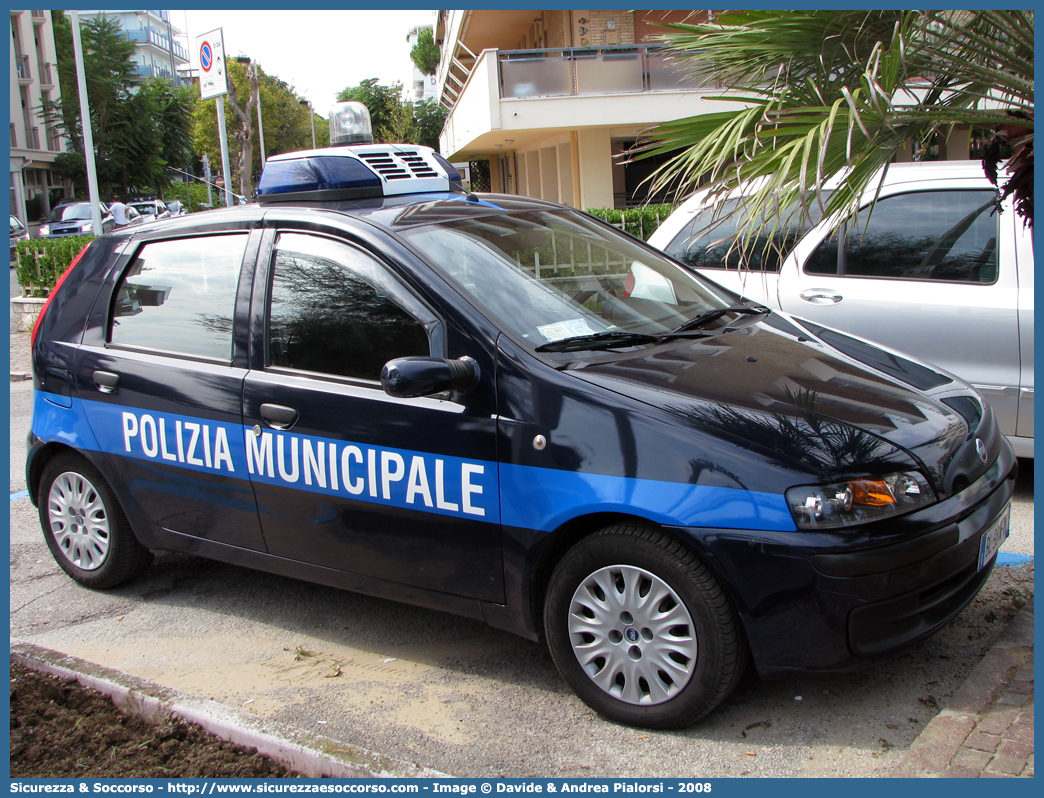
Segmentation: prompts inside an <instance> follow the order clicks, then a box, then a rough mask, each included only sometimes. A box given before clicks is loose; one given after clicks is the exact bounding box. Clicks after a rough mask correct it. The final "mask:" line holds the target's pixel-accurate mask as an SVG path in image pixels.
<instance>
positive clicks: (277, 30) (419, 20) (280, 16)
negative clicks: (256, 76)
mask: <svg viewBox="0 0 1044 798" xmlns="http://www.w3.org/2000/svg"><path fill="white" fill-rule="evenodd" d="M170 21H171V23H172V24H173V25H174V26H176V27H177V28H178V29H180V30H181V31H182V32H187V33H188V39H187V42H188V43H187V49H188V51H189V53H190V55H191V58H192V62H193V66H197V63H196V62H197V61H198V55H197V54H196V53H195V42H196V37H197V36H200V35H202V34H204V33H209V32H210V31H212V30H214V29H215V28H222V29H223V32H224V40H225V55H226V56H227V57H228V58H234V57H235V56H237V55H248V56H250V58H252V59H253V60H255V61H257V62H258V63H259V64H260V65H261V69H263V70H264V71H265V74H267V75H273V76H275V77H278V78H280V79H281V80H283V81H285V82H286V83H288V84H289V85H291V86H293V87H294V89H295V90H296V91H297V94H298V95H299V96H301V97H304V98H306V99H307V100H309V101H310V102H311V103H312V105H313V107H314V108H315V110H316V113H318V114H320V115H321V116H326V115H327V113H328V111H329V109H330V107H331V106H332V105H333V104H334V102H336V100H337V94H338V92H340V91H341V90H342V89H345V88H347V87H349V86H355V85H357V84H358V83H360V82H361V81H363V80H365V79H367V78H377V79H378V82H379V83H380V84H382V85H391V84H392V83H395V82H399V83H401V84H402V85H403V86H404V87H406V88H407V89H408V88H410V84H411V82H412V80H413V62H412V61H410V47H409V45H408V44H407V43H406V35H407V34H408V33H409V32H410V29H411V28H414V27H416V26H418V25H431V24H433V23H434V21H435V16H434V11H428V10H423V9H411V10H392V11H362V10H359V11H333V10H327V11H298V10H294V11H269V10H260V11H247V10H230V11H220V10H214V11H211V10H199V9H197V10H190V11H171V12H170ZM180 41H181V42H182V44H185V42H186V39H185V38H184V37H180Z"/></svg>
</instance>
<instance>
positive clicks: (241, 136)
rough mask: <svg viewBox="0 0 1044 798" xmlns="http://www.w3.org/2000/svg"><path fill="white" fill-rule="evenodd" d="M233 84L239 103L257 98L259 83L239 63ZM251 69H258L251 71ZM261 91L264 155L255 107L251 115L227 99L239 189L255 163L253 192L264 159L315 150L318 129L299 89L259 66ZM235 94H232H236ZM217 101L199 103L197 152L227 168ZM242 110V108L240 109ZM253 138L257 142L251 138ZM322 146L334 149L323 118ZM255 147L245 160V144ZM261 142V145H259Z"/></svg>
mask: <svg viewBox="0 0 1044 798" xmlns="http://www.w3.org/2000/svg"><path fill="white" fill-rule="evenodd" d="M226 65H227V70H228V76H229V83H230V84H234V85H235V102H236V104H237V105H239V104H240V98H242V97H245V96H247V95H248V94H249V95H250V96H251V97H253V85H252V83H251V80H250V78H248V77H247V70H246V69H245V67H244V66H243V64H240V63H239V62H238V61H235V60H233V59H228V60H226ZM250 71H251V72H252V71H253V67H251V69H250ZM257 80H258V89H259V92H260V98H261V118H262V122H263V124H264V126H265V150H266V152H264V153H261V151H260V146H258V147H254V146H253V140H252V137H253V136H255V135H256V131H257V108H256V106H251V109H252V110H251V111H250V112H249V113H246V114H245V116H244V115H241V114H240V113H239V112H237V111H236V110H235V108H234V107H233V105H232V102H231V98H230V97H226V98H225V100H224V102H225V127H226V133H227V135H228V149H229V153H228V155H229V159H230V161H231V164H235V167H234V169H232V171H233V172H234V177H233V181H234V184H235V185H238V186H241V187H243V186H244V185H246V184H245V183H244V181H243V171H244V169H245V168H246V164H247V163H249V164H250V170H249V175H250V180H249V187H250V190H251V192H252V191H253V185H254V177H256V176H259V175H260V174H261V171H262V169H263V168H264V158H265V157H267V156H269V155H276V154H278V153H283V152H293V151H295V150H304V149H310V148H311V146H312V128H311V123H310V121H309V119H308V113H309V111H308V109H307V108H305V107H303V106H301V105H300V103H299V98H298V96H297V94H296V93H295V91H294V88H293V86H290V85H288V84H287V83H285V82H284V81H282V80H280V79H279V78H277V77H275V76H272V75H267V74H265V72H264V70H263V69H261V68H260V67H258V70H257ZM230 94H231V92H230ZM216 102H217V100H216V99H214V100H206V101H201V102H199V103H198V104H197V106H196V109H195V112H194V114H193V120H192V141H193V144H194V146H195V149H196V151H197V152H199V153H200V154H201V155H202V154H203V153H206V154H207V156H208V157H209V159H210V163H211V164H213V165H214V169H215V171H217V172H220V169H221V145H220V142H219V141H218V131H217V113H216V112H215V107H214V106H215V103H216ZM240 110H242V107H241V108H240ZM246 136H250V137H251V138H246ZM315 138H316V146H319V147H325V146H328V144H329V141H330V133H329V129H328V127H327V125H326V120H325V119H322V118H321V117H320V118H317V120H316V124H315ZM245 143H249V144H250V146H249V150H250V157H249V158H248V159H244V157H243V155H244V144H245ZM259 144H260V142H259Z"/></svg>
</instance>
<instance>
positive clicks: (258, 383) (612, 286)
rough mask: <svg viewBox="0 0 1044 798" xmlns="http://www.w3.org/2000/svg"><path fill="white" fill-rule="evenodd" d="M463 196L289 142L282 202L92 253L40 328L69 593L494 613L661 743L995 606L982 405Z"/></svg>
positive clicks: (528, 215)
mask: <svg viewBox="0 0 1044 798" xmlns="http://www.w3.org/2000/svg"><path fill="white" fill-rule="evenodd" d="M458 181H459V175H458V173H457V172H456V170H455V169H453V167H451V166H450V165H449V164H448V163H447V162H446V161H445V160H444V159H442V158H441V157H440V156H438V155H437V154H436V153H434V152H433V151H432V150H430V149H428V148H426V147H420V146H416V145H401V144H399V145H395V144H391V145H389V144H373V145H366V146H345V147H335V148H331V149H329V150H324V151H308V152H305V153H289V154H284V155H279V156H274V157H271V158H269V159H268V160H267V163H266V166H265V170H264V172H263V174H262V177H261V181H260V186H259V189H258V191H259V203H252V204H249V205H246V206H238V207H234V208H227V209H219V210H215V211H211V212H209V213H205V214H193V215H190V216H187V217H183V218H179V219H173V220H170V221H169V222H167V223H165V224H162V225H143V226H140V227H137V228H128V229H126V230H121V231H118V232H116V233H114V234H111V235H109V236H104V237H101V238H98V239H95V240H94V242H93V243H92V244H91V245H90V246H89V247H88V248H86V249H85V251H84V252H82V253H81V254H80V256H79V257H78V258H77V259H76V261H75V263H74V264H73V265H72V266H71V268H70V269H69V270H68V272H67V273H66V277H65V278H64V281H63V282H62V283H61V285H60V286H59V287H58V288H57V289H56V290H55V291H54V292H53V293H52V295H51V301H50V304H49V305H47V306H46V307H45V308H44V310H43V311H42V312H41V316H40V319H39V321H38V323H37V327H36V329H35V331H34V335H33V340H32V352H33V359H34V369H33V373H34V375H36V376H35V380H36V381H35V382H34V386H33V387H34V390H35V400H34V413H33V421H32V430H31V433H30V439H29V447H28V455H27V464H26V476H27V485H28V489H29V492H30V495H31V496H32V497H33V501H34V502H35V503H36V506H37V507H38V509H39V515H40V522H41V525H42V528H43V532H44V537H45V540H46V542H47V545H48V546H49V548H50V550H51V552H52V554H53V556H54V557H55V559H56V561H57V562H58V564H59V565H60V566H61V567H62V568H63V569H64V570H65V571H66V573H68V574H69V575H70V576H71V577H72V578H73V579H75V580H77V581H79V582H80V583H82V584H84V585H87V586H89V587H92V588H111V587H115V586H116V585H119V584H121V583H124V582H126V581H128V580H130V579H133V578H134V577H135V576H137V575H138V574H140V573H141V572H142V571H143V570H144V569H145V568H146V567H147V566H148V564H149V562H150V560H151V557H152V555H151V550H152V549H165V550H176V551H186V552H192V553H193V554H195V555H198V556H203V557H210V558H213V559H217V560H222V561H226V562H232V563H237V564H240V565H245V566H248V567H252V568H258V569H261V570H265V571H269V572H272V573H278V574H283V575H288V576H293V577H295V578H299V579H308V580H312V581H315V582H319V583H322V584H325V585H329V586H335V587H340V588H345V589H349V590H355V591H359V592H364V593H370V594H373V595H377V596H382V597H385V598H389V599H394V600H398V601H405V602H409V603H413V604H418V605H422V606H426V607H432V608H437V609H441V610H445V611H448V612H454V613H459V614H461V615H465V616H468V617H471V618H476V619H482V620H485V621H487V622H489V623H491V624H493V625H494V626H496V627H499V628H503V629H507V630H510V631H512V632H516V633H518V634H520V635H523V636H525V637H527V638H530V639H538V638H543V639H545V640H546V641H547V643H548V646H549V648H550V651H551V654H552V657H553V659H554V661H555V663H556V664H557V666H558V668H559V669H560V670H561V672H562V674H563V675H564V677H565V679H566V680H567V681H568V683H569V684H570V685H572V687H573V688H574V689H575V690H576V692H577V694H578V695H579V696H580V697H581V698H582V699H583V700H584V701H585V702H587V703H588V704H589V705H590V706H591V707H593V708H594V709H595V710H597V711H598V712H600V713H602V714H603V715H605V716H606V717H608V718H611V719H614V720H616V721H619V722H623V723H630V724H635V725H640V726H649V727H655V728H673V727H678V726H684V725H687V724H689V723H692V722H694V721H695V720H697V719H698V718H700V717H702V716H703V715H705V714H706V713H708V712H710V711H711V710H712V709H713V708H714V707H715V706H716V705H717V704H718V703H719V702H720V701H722V700H723V699H724V698H725V697H726V696H727V695H728V694H729V693H730V691H731V690H732V689H733V688H734V687H735V685H736V684H737V683H738V682H739V680H740V677H741V676H742V675H743V673H744V670H745V668H746V665H747V663H748V662H749V661H753V662H754V664H755V666H756V667H757V669H758V671H759V673H761V674H762V675H772V674H790V673H795V672H801V671H809V670H811V671H823V672H833V671H837V670H839V669H844V668H848V667H853V666H856V665H859V664H863V663H867V662H872V661H873V660H874V659H875V658H877V657H880V656H882V655H885V654H888V653H890V652H894V651H896V650H899V649H901V648H903V647H905V646H907V645H910V644H912V643H913V642H915V641H918V640H921V639H923V638H924V637H926V636H928V635H930V634H932V633H933V632H935V631H936V630H938V629H939V628H941V627H942V626H943V625H944V624H946V623H947V622H948V621H949V620H950V619H952V618H953V617H954V616H955V615H956V614H957V613H958V612H960V610H961V609H962V608H963V607H964V606H965V605H967V604H968V602H970V601H971V600H972V599H973V598H974V596H975V595H976V594H977V592H978V590H979V589H980V587H981V586H982V584H983V583H984V581H985V580H986V578H987V577H988V575H989V573H990V570H991V568H992V567H993V564H994V562H995V559H996V553H997V550H998V548H999V547H1000V545H1001V543H1002V542H1003V540H1004V539H1005V537H1006V536H1007V534H1008V526H1009V517H1010V515H1009V514H1010V498H1011V495H1012V491H1013V490H1014V482H1015V476H1016V471H1017V462H1016V459H1015V456H1014V454H1013V452H1012V449H1011V446H1010V445H1009V444H1008V442H1007V441H1006V440H1005V438H1004V437H1003V436H1002V435H1001V434H1000V432H999V430H998V428H997V425H996V422H995V420H994V416H993V413H992V412H991V410H990V408H989V407H988V406H985V405H983V404H982V402H981V399H980V397H979V396H978V394H976V392H975V391H973V390H972V389H971V388H970V387H969V386H968V385H966V384H965V383H963V382H962V381H960V380H959V379H957V378H954V377H951V376H950V375H947V374H944V373H942V372H939V371H936V370H935V369H933V368H930V367H928V366H925V365H922V364H919V363H915V362H912V361H910V360H907V359H905V358H903V357H900V356H899V355H896V354H893V353H890V352H885V351H882V350H880V349H878V348H876V347H874V346H871V345H869V344H867V343H865V342H863V341H861V340H858V339H856V338H852V337H849V336H847V335H843V334H840V333H836V332H833V331H830V330H826V329H825V328H823V327H821V326H819V325H816V324H811V323H807V322H802V321H799V320H795V319H792V318H791V317H790V316H789V315H788V314H786V313H782V312H778V311H772V310H770V309H769V308H767V307H765V306H763V305H760V304H756V303H746V302H739V301H737V300H736V298H735V296H734V295H732V294H730V293H729V292H727V291H725V290H723V289H721V288H720V287H718V286H717V285H715V284H714V283H712V282H710V281H706V280H704V279H703V278H701V277H699V276H698V275H696V274H695V273H693V272H692V271H690V270H688V269H685V268H683V267H681V266H679V265H678V264H677V263H675V262H674V261H672V260H670V259H669V258H667V257H665V256H664V255H663V254H662V253H660V252H659V251H658V250H656V249H653V248H652V247H649V246H647V245H645V244H643V243H641V242H638V241H636V240H635V239H633V238H631V237H630V236H627V235H625V234H623V233H621V232H620V231H618V230H616V229H615V228H614V227H612V226H611V225H608V224H604V223H602V222H600V221H598V220H596V219H594V218H592V217H590V216H588V215H586V214H583V213H580V212H578V211H576V210H574V209H571V208H566V207H563V206H560V205H555V204H553V203H548V202H544V201H540V200H534V199H529V198H525V197H518V196H504V195H493V194H487V195H475V194H468V193H465V192H464V191H463V190H461V189H460V188H459V182H458Z"/></svg>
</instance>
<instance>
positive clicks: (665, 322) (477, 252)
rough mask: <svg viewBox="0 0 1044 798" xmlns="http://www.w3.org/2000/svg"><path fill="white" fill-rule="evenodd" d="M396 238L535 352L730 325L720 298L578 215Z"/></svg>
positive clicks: (540, 215) (515, 217) (481, 222)
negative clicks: (700, 324)
mask: <svg viewBox="0 0 1044 798" xmlns="http://www.w3.org/2000/svg"><path fill="white" fill-rule="evenodd" d="M403 235H404V237H405V238H406V239H408V240H409V241H411V242H412V243H413V245H414V246H415V247H416V248H417V250H418V251H419V252H421V253H424V255H425V256H426V257H427V258H428V259H429V260H430V261H431V262H432V263H433V264H434V265H435V266H437V267H438V268H439V269H440V270H441V271H442V272H444V273H445V274H447V275H448V276H449V277H450V278H451V279H452V280H454V281H455V282H456V283H457V284H458V285H459V286H460V287H461V288H462V289H463V290H464V291H465V292H466V293H467V294H469V295H470V296H472V297H473V298H474V299H475V300H476V302H477V304H479V305H480V306H482V307H484V308H486V309H487V310H488V311H489V312H490V313H491V315H492V316H493V317H494V318H495V319H497V320H498V321H499V323H500V324H501V326H502V327H503V328H505V329H507V330H510V331H512V332H514V333H515V334H516V335H518V336H519V337H521V338H523V339H525V340H526V341H528V342H529V343H530V344H532V345H533V347H534V348H547V349H553V348H555V342H562V341H565V340H567V339H580V338H583V337H586V336H595V337H596V339H597V340H599V341H601V342H602V343H603V344H604V343H605V342H607V341H615V342H618V344H619V345H620V346H628V345H635V344H637V343H651V342H653V340H658V338H657V339H650V340H647V341H642V340H638V337H640V336H647V337H648V336H655V337H658V336H663V335H667V334H670V333H672V332H673V331H677V330H678V329H679V328H680V327H681V326H682V325H685V324H686V322H690V321H692V320H693V319H695V318H696V317H697V316H699V315H700V314H701V313H704V312H705V311H708V310H722V313H720V314H716V315H713V317H712V318H711V317H707V318H706V320H707V322H708V323H707V325H706V326H707V327H715V326H720V325H722V324H727V323H729V320H728V319H727V318H725V317H726V316H728V315H729V312H728V311H726V310H725V308H727V307H728V306H729V304H730V303H729V302H728V301H726V299H725V297H724V296H723V295H722V294H720V293H718V292H717V291H715V290H713V289H712V288H711V287H710V286H709V285H708V284H706V283H704V282H703V281H702V280H700V279H699V278H698V277H697V276H696V275H693V274H692V273H690V272H688V271H686V270H685V269H682V268H680V267H679V266H677V265H676V264H674V263H672V262H671V261H669V260H667V259H666V258H663V257H660V256H659V255H658V254H657V253H655V252H650V251H648V250H646V249H644V248H642V247H641V246H639V245H638V244H637V243H635V242H634V241H633V240H632V239H630V238H629V237H627V236H625V235H623V234H622V233H617V232H616V231H614V230H612V229H611V228H606V227H605V226H603V225H601V224H599V223H598V222H596V221H595V220H593V219H591V218H589V217H587V216H585V215H583V214H580V213H576V212H571V211H565V210H562V211H558V210H555V211H533V212H526V213H515V214H511V215H491V216H483V217H477V218H469V219H459V220H455V221H447V222H443V223H439V224H432V225H428V226H424V227H417V228H413V229H411V230H406V231H403ZM741 310H746V309H741ZM719 319H720V321H719ZM603 348H604V346H603Z"/></svg>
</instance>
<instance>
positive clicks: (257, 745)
mask: <svg viewBox="0 0 1044 798" xmlns="http://www.w3.org/2000/svg"><path fill="white" fill-rule="evenodd" d="M11 662H12V663H18V664H20V665H24V666H25V667H27V668H29V669H30V670H34V671H38V672H40V673H49V674H52V675H54V676H57V677H58V678H59V679H64V680H68V679H75V680H76V681H77V682H79V683H80V684H81V685H83V686H84V687H88V688H90V689H92V690H96V691H98V692H99V693H103V694H104V695H107V696H109V698H110V699H111V700H112V703H113V704H114V705H115V706H116V707H118V708H119V709H120V710H122V711H123V712H125V713H128V714H131V715H135V716H138V717H140V718H141V719H143V720H144V721H146V722H148V723H151V724H165V723H168V722H170V721H171V719H180V720H183V721H186V722H188V723H193V724H197V725H199V726H201V727H202V728H203V729H205V730H206V731H208V732H210V733H211V734H213V735H215V736H217V737H219V738H220V739H222V740H227V741H228V742H231V743H233V744H235V745H239V746H244V747H246V748H253V749H256V750H257V752H258V753H259V754H261V755H263V756H266V757H269V758H271V759H273V760H275V761H276V762H278V763H280V764H281V765H283V766H285V767H287V768H289V769H290V770H293V771H296V772H297V773H300V774H302V775H304V776H309V777H312V778H319V777H323V776H327V777H339V778H353V777H354V778H397V779H398V778H418V777H421V778H446V777H447V776H446V774H444V773H439V772H438V771H435V770H431V769H429V768H425V767H422V766H420V765H418V764H415V763H408V762H400V761H398V760H396V759H393V758H391V757H387V756H383V755H381V754H377V753H374V752H372V751H367V750H365V749H363V748H359V747H356V746H351V745H345V744H344V743H340V742H338V741H336V740H333V739H330V738H329V737H323V736H321V735H317V734H312V733H310V732H307V731H303V730H301V729H298V728H294V727H292V726H289V725H287V724H284V723H278V722H274V721H270V720H264V719H262V718H259V717H257V716H255V715H251V714H250V713H247V712H242V711H240V710H238V709H235V708H233V707H228V706H225V705H223V704H219V703H217V702H216V701H209V700H205V699H200V698H196V697H195V696H191V695H188V694H186V693H182V692H181V691H179V690H173V689H171V688H168V687H163V686H161V685H158V684H155V683H153V682H149V681H146V680H144V679H138V678H136V677H133V676H130V675H128V674H125V673H121V672H119V671H114V670H112V669H110V668H105V667H103V666H101V665H96V664H94V663H91V662H87V661H85V660H82V659H79V658H77V657H72V656H69V655H67V654H62V653H60V652H57V651H52V650H50V649H47V648H43V647H41V646H36V645H33V644H32V643H27V642H25V641H21V640H17V639H14V638H12V639H11Z"/></svg>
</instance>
